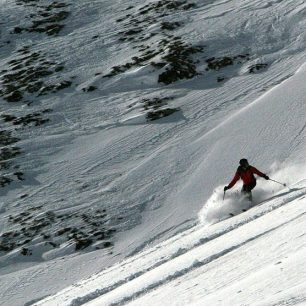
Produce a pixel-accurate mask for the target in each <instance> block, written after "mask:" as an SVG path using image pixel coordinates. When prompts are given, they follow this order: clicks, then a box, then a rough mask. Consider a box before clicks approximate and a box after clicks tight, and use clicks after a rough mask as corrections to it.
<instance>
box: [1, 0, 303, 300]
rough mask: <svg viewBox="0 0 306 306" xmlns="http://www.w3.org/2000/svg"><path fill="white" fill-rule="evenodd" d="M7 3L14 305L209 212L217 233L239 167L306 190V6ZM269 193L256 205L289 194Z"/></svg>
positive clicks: (6, 255) (9, 281) (4, 258)
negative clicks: (227, 187)
mask: <svg viewBox="0 0 306 306" xmlns="http://www.w3.org/2000/svg"><path fill="white" fill-rule="evenodd" d="M6 4H7V5H6V6H5V7H4V9H3V10H2V11H1V13H0V14H1V17H3V18H1V20H6V23H5V27H3V30H2V32H1V49H0V50H1V59H0V60H1V67H2V69H3V71H2V73H1V86H2V87H1V99H3V109H2V110H1V120H2V121H1V124H3V130H1V134H0V139H1V141H3V142H1V146H3V147H1V159H2V160H1V164H5V167H2V168H1V171H2V172H1V177H2V178H3V180H2V179H1V182H2V184H3V186H4V187H3V188H1V189H0V192H1V195H2V199H3V200H2V202H1V203H0V212H1V215H0V220H1V222H0V230H1V237H0V239H1V240H0V243H1V244H0V246H1V249H0V273H1V275H0V281H1V295H2V296H3V300H4V301H5V302H4V303H8V305H19V304H22V303H26V302H28V301H29V300H33V299H40V298H42V297H43V296H45V295H48V294H51V293H54V292H57V291H59V290H61V289H63V288H64V287H66V286H68V285H70V284H72V283H73V282H75V281H77V280H79V279H82V278H84V277H88V276H90V275H91V274H93V273H95V272H97V270H98V271H99V270H102V269H104V268H105V267H107V266H111V265H112V264H114V263H116V262H118V261H120V260H122V259H123V258H125V257H127V256H128V255H133V254H135V253H137V252H139V251H141V250H142V249H143V248H146V247H148V246H151V245H154V244H157V243H158V242H161V241H163V240H165V239H167V238H169V237H171V236H173V235H175V234H176V233H180V232H182V231H183V230H185V229H188V228H193V226H194V225H195V224H197V223H198V213H199V211H200V210H201V209H202V208H203V205H204V204H205V203H206V206H205V208H204V212H203V214H201V216H202V219H203V220H204V222H205V224H209V223H213V222H215V220H213V219H214V217H213V218H211V215H213V216H217V217H219V216H221V217H222V213H221V211H222V209H224V206H221V205H220V207H219V206H218V205H217V206H218V208H216V209H217V210H216V212H214V211H213V209H212V208H211V205H212V203H213V201H214V200H215V198H213V196H214V195H213V192H214V190H215V189H216V188H217V187H218V186H220V185H223V184H226V183H227V181H228V180H229V179H230V176H231V175H232V174H233V171H234V169H235V167H236V163H237V160H239V158H240V157H241V156H245V157H247V158H249V160H250V161H251V162H252V163H254V164H256V165H257V166H258V167H260V168H261V169H262V170H265V171H266V172H268V174H269V175H271V176H273V177H274V178H279V179H283V180H286V182H288V183H293V182H297V181H298V180H299V179H300V178H304V177H303V174H302V171H300V170H301V169H303V167H302V165H303V164H304V161H305V160H304V155H303V152H304V149H305V144H304V143H305V142H304V137H305V131H304V118H303V114H304V111H305V110H304V108H305V103H304V97H305V92H304V91H303V78H304V74H305V72H304V70H303V69H301V70H300V72H299V73H298V74H297V75H294V76H293V77H291V76H292V75H293V74H294V73H295V72H296V71H297V69H298V68H300V67H301V66H302V64H303V62H304V61H305V52H304V50H305V39H304V31H303V29H304V26H305V21H304V20H305V18H304V12H305V5H304V3H303V1H300V2H296V3H292V2H288V1H267V2H265V3H262V2H261V1H255V0H248V1H208V2H205V3H203V2H201V1H194V2H191V1H189V2H187V1H181V2H180V1H172V2H171V3H170V2H169V1H157V2H149V1H148V2H146V3H144V2H143V1H133V2H131V1H103V2H94V3H93V2H92V1H82V2H79V1H74V2H70V1H65V2H61V3H58V2H52V3H51V4H50V2H48V1H38V0H37V1H22V0H20V1H16V2H15V1H7V2H6ZM5 16H9V18H8V19H7V18H4V17H5ZM8 42H9V43H8ZM177 59H179V60H177ZM177 62H178V63H179V64H177ZM290 77H291V78H290ZM288 78H290V79H289V80H287V81H285V82H284V80H286V79H288ZM277 84H281V85H280V86H276V85H277ZM16 86H17V87H16ZM271 88H274V89H273V90H270V89H271ZM18 91H19V92H18ZM264 92H266V94H265V95H263V93H264ZM260 96H261V98H259V99H258V97H260ZM11 100H16V101H11ZM154 119H156V120H154ZM3 135H4V136H3ZM14 137H16V138H15V139H14ZM17 138H18V139H17ZM3 139H4V140H3ZM271 165H272V166H271ZM296 168H299V171H298V170H296ZM280 169H281V171H280ZM289 175H290V176H289ZM265 186H267V187H268V186H269V188H267V189H264V185H263V184H262V183H261V182H260V181H259V183H258V193H257V194H255V197H256V199H257V200H260V199H261V198H265V197H266V196H268V197H269V196H272V195H273V194H274V193H275V192H277V191H278V189H277V186H276V185H275V186H274V187H275V188H274V187H273V188H272V186H273V185H271V184H270V183H269V185H267V184H265ZM270 187H271V188H270ZM216 190H217V191H218V190H219V189H218V188H217V189H216ZM217 194H218V193H217ZM212 195H213V196H212ZM217 199H218V196H217ZM230 199H231V198H230ZM226 205H229V206H226V210H225V211H228V209H229V208H231V205H232V201H230V202H229V204H227V203H226ZM207 209H208V211H207ZM220 214H221V215H220ZM87 252H92V253H87ZM60 271H61V272H60ZM63 271H64V274H65V276H64V277H63ZM42 283H44V288H41V286H39V284H42Z"/></svg>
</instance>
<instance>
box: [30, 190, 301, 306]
mask: <svg viewBox="0 0 306 306" xmlns="http://www.w3.org/2000/svg"><path fill="white" fill-rule="evenodd" d="M305 195H306V188H305V187H301V188H296V189H293V190H291V191H287V192H282V193H281V194H279V195H275V196H274V197H272V198H271V199H267V200H265V201H263V202H262V203H260V204H259V206H255V207H253V208H251V209H249V210H248V211H247V212H245V213H242V214H240V216H239V215H237V216H234V217H233V218H230V219H229V220H228V221H225V222H228V225H227V226H225V227H224V228H222V227H220V229H218V227H219V225H218V224H215V225H212V226H209V227H204V228H203V225H201V224H199V225H196V226H194V227H193V228H191V229H189V230H186V231H184V232H182V233H181V234H178V235H176V236H174V237H173V238H170V239H169V240H168V241H165V242H164V243H162V244H160V245H158V246H156V247H153V248H151V249H149V250H148V251H144V252H143V253H141V254H139V255H135V256H133V257H132V258H131V259H128V260H126V261H125V262H124V263H122V264H119V265H118V266H117V265H115V266H113V267H112V268H110V269H107V270H105V271H103V272H101V273H99V274H98V275H96V276H94V277H93V278H89V279H88V280H85V281H83V282H81V283H80V284H77V285H75V286H72V287H71V288H67V289H66V290H64V291H63V292H60V293H59V297H61V295H62V296H65V291H66V292H67V293H68V296H77V295H78V294H77V292H78V291H79V288H83V289H87V290H85V291H88V292H89V293H87V294H85V295H84V296H78V297H77V298H72V299H71V301H69V299H68V300H67V301H66V302H65V304H62V305H69V306H80V305H83V304H86V305H87V303H88V302H90V301H94V300H96V299H98V298H100V297H102V296H104V295H106V294H107V293H110V292H112V291H114V290H116V289H118V288H120V287H121V286H123V285H125V284H127V283H129V282H131V281H132V280H134V279H137V278H139V277H141V276H143V275H145V274H146V273H148V272H149V271H153V270H155V269H158V268H160V267H161V266H163V265H164V264H167V263H171V262H172V261H173V260H174V259H176V258H178V257H180V256H182V255H184V254H186V253H188V252H191V251H193V250H195V249H197V248H199V247H201V246H203V245H205V244H206V243H211V242H213V241H214V240H216V239H217V238H219V237H221V236H224V235H226V234H228V233H230V232H232V231H234V230H236V229H238V228H240V227H242V226H244V225H246V224H248V223H250V222H252V221H254V220H256V219H258V218H261V217H262V216H264V215H266V214H269V213H270V212H272V211H274V210H277V209H279V208H281V207H283V206H285V205H288V204H290V203H291V202H292V201H294V200H296V199H300V198H304V197H305ZM305 214H306V213H301V214H298V215H297V216H295V217H293V218H292V219H290V220H287V221H286V222H283V223H281V224H279V225H277V226H275V227H272V228H271V229H269V230H267V231H264V232H262V233H259V234H258V235H256V236H252V237H250V238H248V239H246V240H244V241H243V242H239V243H237V244H234V245H232V246H230V247H228V248H226V249H224V250H222V251H220V252H217V253H215V254H213V255H211V256H209V257H207V258H205V259H204V260H199V261H198V260H196V261H195V262H193V263H192V264H190V265H189V266H187V267H185V266H184V267H183V268H182V269H180V270H176V271H175V272H173V273H172V274H170V275H167V276H165V277H164V278H162V279H159V280H158V281H157V282H156V281H155V282H152V283H149V284H148V285H146V286H145V287H143V288H142V289H141V290H139V291H136V292H135V293H133V294H132V295H128V296H126V297H124V298H122V299H120V300H119V301H116V302H114V303H110V304H109V305H112V306H115V305H116V306H117V305H123V304H125V303H128V302H130V301H132V300H133V299H135V298H138V297H140V296H142V295H143V294H145V293H149V292H150V291H151V290H154V289H156V288H157V287H160V286H162V285H164V284H166V283H168V282H169V281H172V280H175V279H176V278H179V277H181V276H183V275H185V274H188V273H189V272H191V271H192V270H195V269H197V268H200V267H202V266H204V265H206V264H208V263H210V262H212V261H214V260H216V259H218V258H220V257H222V256H225V255H226V254H228V253H230V252H232V251H234V250H236V249H238V248H240V247H242V246H244V245H245V244H247V243H249V242H252V241H253V240H256V239H257V238H259V237H262V236H264V235H266V234H268V233H270V232H273V231H275V230H277V229H278V228H280V227H282V226H285V225H286V224H289V223H290V222H292V221H294V220H297V219H300V218H304V217H305ZM242 216H244V218H242ZM233 220H235V221H233ZM222 224H224V223H222ZM220 225H221V223H220ZM196 237H199V238H196ZM184 242H187V245H188V244H189V245H188V246H185V243H184ZM170 245H172V248H173V250H172V252H171V253H170V252H169V253H168V254H167V258H163V249H164V248H165V247H166V246H170ZM180 245H184V247H183V248H181V247H180ZM146 257H147V258H149V262H148V263H147V265H144V264H142V266H141V269H139V270H138V269H137V268H136V269H135V268H134V272H133V274H126V275H125V273H124V271H125V270H126V271H129V267H132V266H134V267H137V262H138V261H139V260H140V259H145V258H146ZM191 258H192V256H191ZM118 268H119V269H120V271H121V272H120V274H119V278H118V276H116V274H117V272H118V271H117V270H118ZM160 269H162V268H160ZM112 271H114V273H115V274H114V276H111V275H110V273H112ZM104 276H107V277H108V280H112V281H111V282H113V283H111V284H110V282H109V281H108V285H107V286H105V287H104V279H103V277H104ZM98 278H101V283H100V284H99V287H100V286H101V287H100V288H99V287H97V288H91V286H90V283H91V282H92V281H93V280H95V279H98ZM87 283H88V284H87ZM74 290H76V293H75V294H74V293H73V292H74ZM54 298H55V302H56V301H57V300H56V296H53V297H51V300H50V302H51V303H52V301H53V299H54ZM45 304H46V305H49V304H48V298H47V299H46V300H43V301H42V304H40V303H38V304H37V305H45ZM102 304H103V305H104V303H101V305H102ZM35 305H36V304H35ZM50 305H51V304H50ZM56 305H59V304H56ZM88 305H90V303H89V304H88Z"/></svg>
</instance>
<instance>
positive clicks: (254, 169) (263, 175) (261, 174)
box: [251, 166, 269, 180]
mask: <svg viewBox="0 0 306 306" xmlns="http://www.w3.org/2000/svg"><path fill="white" fill-rule="evenodd" d="M251 171H252V172H253V173H255V174H257V175H259V176H261V177H263V178H265V179H266V180H268V179H269V177H268V176H267V175H266V174H264V173H262V172H260V171H259V170H258V169H256V168H255V167H253V166H251Z"/></svg>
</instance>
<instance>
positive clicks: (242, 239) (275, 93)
mask: <svg viewBox="0 0 306 306" xmlns="http://www.w3.org/2000/svg"><path fill="white" fill-rule="evenodd" d="M305 77H306V69H305V66H304V67H302V68H301V69H300V71H299V72H298V73H297V74H296V75H295V76H294V77H292V78H290V79H289V80H288V81H286V82H284V83H283V84H281V85H279V86H278V87H277V88H275V89H274V90H272V91H271V92H270V93H268V94H266V95H264V96H263V97H261V98H260V99H258V100H257V101H256V103H254V104H253V105H250V106H249V107H248V108H247V109H246V110H245V111H244V112H241V113H239V114H237V115H236V116H235V117H234V118H233V119H232V120H228V122H226V123H224V124H223V125H222V126H221V127H219V128H217V129H216V131H215V132H217V131H218V130H219V129H221V130H222V129H223V128H225V129H227V130H231V128H230V127H231V124H232V122H235V123H238V124H239V121H242V122H243V121H244V120H246V121H247V119H250V116H251V114H252V115H257V116H258V114H257V113H256V110H257V109H258V110H259V111H260V112H262V114H265V113H267V114H270V115H271V114H272V112H267V110H266V107H267V108H268V109H270V108H271V107H273V106H274V107H273V109H274V110H280V109H281V107H280V104H282V102H283V105H287V106H289V107H290V108H291V109H292V110H294V109H301V108H300V107H301V106H299V107H297V108H295V107H294V105H295V103H300V102H301V101H303V96H304V95H305V87H303V82H304V80H305ZM288 92H292V95H291V98H290V101H289V100H288V99H287V98H284V95H285V93H288ZM273 101H275V102H277V103H278V104H277V106H275V105H273ZM289 102H290V103H289ZM265 106H266V107H265ZM283 113H284V111H283ZM248 114H249V115H248ZM291 114H292V113H291ZM292 115H294V118H295V119H296V120H299V118H298V116H297V114H292ZM262 116H263V115H261V118H262ZM277 118H279V119H280V120H281V118H282V116H281V115H280V114H277ZM287 122H288V121H287ZM274 123H275V122H274ZM239 126H240V128H241V127H243V125H242V124H241V123H240V124H239ZM282 126H283V128H284V129H285V130H286V131H287V132H288V129H289V124H287V125H286V124H284V122H283V123H280V126H278V127H277V131H278V133H279V135H281V133H282V128H281V127H282ZM251 127H252V126H251ZM302 130H303V129H302ZM254 131H256V132H257V133H258V132H259V133H262V131H261V130H260V129H259V128H256V129H254ZM268 133H269V134H270V133H271V130H270V129H269V132H268ZM268 133H267V134H268ZM269 134H268V135H269ZM298 134H299V135H301V134H302V133H301V130H300V131H299V133H298ZM264 136H265V135H263V138H264ZM304 137H305V136H304ZM257 138H258V137H257ZM274 138H275V143H273V145H274V146H273V147H274V148H275V147H277V146H276V142H277V141H278V139H277V138H276V137H274ZM272 139H273V138H272V137H271V138H270V141H272ZM234 140H235V138H234ZM290 140H291V139H290ZM284 143H285V141H284V142H283V143H282V145H284ZM223 150H224V149H223ZM304 150H305V148H304V149H302V150H301V151H300V150H299V149H298V147H296V149H295V150H294V151H295V154H299V152H300V154H301V155H299V156H298V160H299V161H301V160H302V157H303V156H302V155H303V152H305V151H304ZM301 169H302V168H301ZM291 171H292V172H290V175H291V178H293V177H292V176H295V179H296V178H297V177H298V176H299V170H298V169H297V168H295V169H292V170H291ZM293 171H294V172H293ZM286 172H287V171H286V170H285V169H283V170H282V171H281V173H282V179H284V178H285V177H286ZM287 173H288V172H287ZM301 177H303V173H301ZM288 180H289V178H288ZM288 180H286V181H288ZM270 184H272V182H271V183H270ZM305 184H306V181H305V179H304V180H301V181H300V182H298V183H296V184H292V185H291V186H290V188H289V187H286V188H283V189H282V190H281V191H280V192H278V193H276V194H274V195H269V193H268V192H267V191H264V190H261V191H257V194H256V195H257V196H258V195H259V194H260V196H261V197H266V198H265V199H264V200H262V202H259V203H258V204H257V205H256V206H255V207H253V208H251V209H250V210H248V211H247V212H245V213H241V214H239V215H237V216H236V217H234V218H231V219H229V220H227V221H224V222H219V223H217V224H214V225H211V226H209V225H206V226H205V224H207V223H208V222H207V221H213V222H216V220H214V219H212V218H209V220H207V219H205V218H208V217H209V216H210V214H212V213H213V212H214V216H215V217H216V216H218V217H219V218H224V217H226V216H227V217H228V215H227V214H228V208H229V205H236V211H237V207H238V209H239V208H240V209H241V206H240V205H239V202H237V201H235V198H233V199H230V200H229V201H228V202H227V203H222V200H221V199H220V200H219V201H215V202H214V203H213V204H214V207H211V206H210V204H212V203H211V202H210V201H208V203H206V205H204V208H203V209H204V212H201V213H200V214H201V219H202V220H203V223H200V224H199V225H197V226H194V227H193V228H191V229H190V230H187V231H184V232H182V233H181V234H179V235H177V236H174V237H173V238H171V239H169V240H167V241H165V242H163V243H161V244H159V245H157V246H155V247H153V248H150V249H148V250H147V251H144V252H142V253H140V254H139V255H136V256H134V257H132V258H130V259H128V260H126V261H123V262H122V263H119V264H117V265H114V266H112V267H111V268H109V269H107V270H105V271H103V272H101V273H99V274H95V275H93V276H92V277H91V278H89V279H87V280H85V281H83V282H81V283H79V284H76V285H73V286H72V287H70V288H68V289H65V290H64V291H63V292H60V293H59V294H58V295H56V296H51V297H50V298H47V299H46V300H43V301H42V302H41V303H37V305H84V304H85V305H122V304H131V305H189V304H193V305H287V304H289V305H290V303H291V304H292V305H303V304H305V303H306V279H305V272H306V270H305V255H306V244H305V241H306V240H305V237H306V236H305V235H306V227H305V222H306V207H305V204H306V200H305V195H306V185H305ZM220 194H221V195H222V192H220ZM220 198H221V196H220ZM258 200H259V199H258V198H257V201H258ZM234 210H235V208H234ZM207 211H208V212H209V213H210V214H209V213H207ZM169 299H170V300H169ZM165 301H167V302H166V303H165Z"/></svg>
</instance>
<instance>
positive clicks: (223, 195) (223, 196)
mask: <svg viewBox="0 0 306 306" xmlns="http://www.w3.org/2000/svg"><path fill="white" fill-rule="evenodd" d="M224 198H225V190H224V193H223V201H224Z"/></svg>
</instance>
